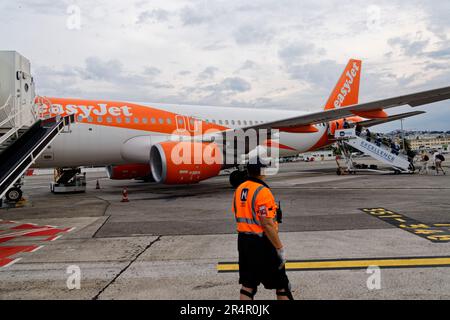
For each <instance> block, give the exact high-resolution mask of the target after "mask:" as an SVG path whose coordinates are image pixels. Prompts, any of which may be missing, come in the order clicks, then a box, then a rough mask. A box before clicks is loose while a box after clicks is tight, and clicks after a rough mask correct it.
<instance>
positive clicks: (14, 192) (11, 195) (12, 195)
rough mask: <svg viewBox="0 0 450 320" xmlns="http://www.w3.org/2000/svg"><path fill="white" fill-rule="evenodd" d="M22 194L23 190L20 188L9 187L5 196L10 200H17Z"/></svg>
mask: <svg viewBox="0 0 450 320" xmlns="http://www.w3.org/2000/svg"><path fill="white" fill-rule="evenodd" d="M22 194H23V192H22V190H21V189H20V188H11V189H9V190H8V191H7V192H6V194H5V197H6V200H8V201H10V202H19V201H20V199H22Z"/></svg>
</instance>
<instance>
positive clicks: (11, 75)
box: [0, 51, 75, 203]
mask: <svg viewBox="0 0 450 320" xmlns="http://www.w3.org/2000/svg"><path fill="white" fill-rule="evenodd" d="M49 110H50V111H49ZM51 112H52V111H51V102H50V101H48V100H47V99H45V98H42V97H36V96H35V92H34V80H33V77H32V76H31V75H30V63H29V61H28V60H27V59H26V58H25V57H23V56H21V55H20V54H19V53H17V52H15V51H0V203H1V200H2V198H3V196H5V194H6V198H7V199H8V200H10V201H18V200H20V198H21V194H22V192H21V190H20V180H21V177H22V176H23V175H24V173H25V172H26V170H27V169H28V168H29V167H30V166H31V165H32V164H33V163H34V162H35V160H36V159H37V158H38V157H39V155H40V154H41V153H42V152H43V151H44V150H45V149H46V148H47V146H48V145H49V144H50V143H51V142H52V141H53V139H55V137H56V136H57V135H58V133H60V132H61V131H62V130H63V129H64V127H66V126H67V125H69V124H70V123H71V122H74V121H75V118H74V115H70V116H65V117H61V116H59V115H57V114H52V113H51ZM13 189H14V191H12V190H13ZM11 194H13V195H14V196H11Z"/></svg>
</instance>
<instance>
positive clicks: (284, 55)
mask: <svg viewBox="0 0 450 320" xmlns="http://www.w3.org/2000/svg"><path fill="white" fill-rule="evenodd" d="M324 52H325V50H324V49H316V47H315V45H314V44H313V43H310V42H305V41H302V42H299V43H294V44H290V45H287V46H285V47H283V48H281V49H280V50H279V51H278V56H279V58H280V59H281V60H282V61H283V62H284V63H285V64H286V65H293V64H295V63H297V62H304V61H305V59H306V58H308V56H310V55H311V54H323V53H324Z"/></svg>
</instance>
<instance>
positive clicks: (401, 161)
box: [334, 128, 415, 174]
mask: <svg viewBox="0 0 450 320" xmlns="http://www.w3.org/2000/svg"><path fill="white" fill-rule="evenodd" d="M334 138H335V139H336V143H337V144H338V146H339V148H340V150H341V151H342V156H343V158H344V160H345V167H342V166H340V164H339V162H338V170H337V173H338V174H342V173H357V172H377V173H396V174H398V173H413V172H414V170H415V169H414V165H413V164H412V163H411V162H410V160H409V159H408V157H407V156H406V155H404V154H402V153H401V152H398V151H394V150H392V149H391V148H389V147H388V146H385V145H383V144H381V143H376V142H375V141H373V140H371V139H370V137H369V138H368V137H366V136H360V135H357V134H356V129H355V128H350V129H343V130H336V132H335V135H334ZM349 147H353V148H355V149H357V150H359V151H360V152H362V153H363V154H364V155H367V156H370V157H371V158H373V159H375V160H378V161H380V162H382V163H383V164H385V165H386V166H387V167H389V168H390V170H380V169H378V166H376V165H371V166H367V165H360V164H357V163H356V162H355V161H354V157H353V153H352V152H351V148H349Z"/></svg>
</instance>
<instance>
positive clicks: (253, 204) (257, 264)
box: [233, 159, 294, 300]
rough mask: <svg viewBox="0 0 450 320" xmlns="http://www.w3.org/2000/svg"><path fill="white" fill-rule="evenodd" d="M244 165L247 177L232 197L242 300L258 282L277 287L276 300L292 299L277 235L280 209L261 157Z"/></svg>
mask: <svg viewBox="0 0 450 320" xmlns="http://www.w3.org/2000/svg"><path fill="white" fill-rule="evenodd" d="M255 162H256V163H249V164H248V166H247V171H248V178H247V180H246V181H244V182H243V183H242V184H241V185H239V187H238V188H237V189H236V192H235V193H234V198H233V212H234V214H235V218H236V223H237V231H238V251H239V283H240V284H241V285H242V288H241V291H240V299H241V300H253V298H254V296H255V294H256V292H257V288H258V286H259V284H261V283H262V284H263V285H264V287H265V288H266V289H276V295H277V299H278V300H293V299H294V298H293V297H292V293H291V290H290V284H289V280H288V278H287V275H286V270H285V263H286V258H285V253H284V248H283V244H282V243H281V240H280V238H279V236H278V222H277V218H278V221H280V222H281V210H279V209H278V206H277V204H276V202H275V199H274V197H273V195H272V192H271V191H270V188H269V186H268V185H267V184H266V183H265V182H263V181H262V180H263V179H264V176H263V174H262V168H264V167H267V166H266V165H264V164H263V163H262V162H261V160H260V159H257V160H256V161H255Z"/></svg>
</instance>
